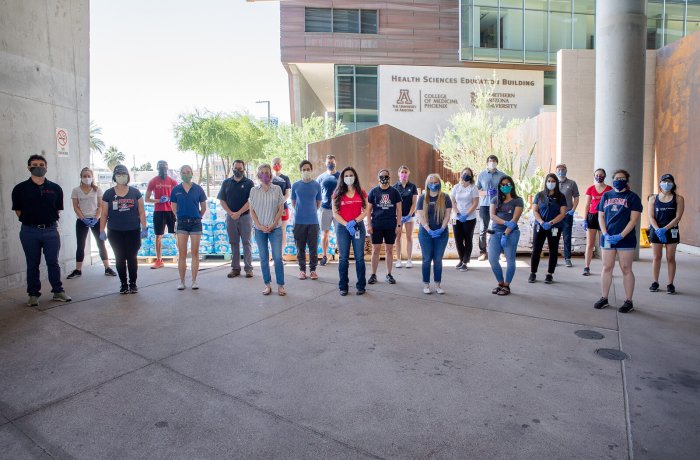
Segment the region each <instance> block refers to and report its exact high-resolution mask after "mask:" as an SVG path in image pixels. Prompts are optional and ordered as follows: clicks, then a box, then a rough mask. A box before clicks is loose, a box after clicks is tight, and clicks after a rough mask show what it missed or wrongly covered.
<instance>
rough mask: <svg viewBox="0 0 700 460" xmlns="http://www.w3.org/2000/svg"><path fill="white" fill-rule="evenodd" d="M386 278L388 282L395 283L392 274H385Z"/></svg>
mask: <svg viewBox="0 0 700 460" xmlns="http://www.w3.org/2000/svg"><path fill="white" fill-rule="evenodd" d="M386 280H387V281H388V282H389V284H396V280H395V279H394V277H393V276H391V273H389V274H388V275H386Z"/></svg>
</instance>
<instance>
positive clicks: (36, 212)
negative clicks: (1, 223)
mask: <svg viewBox="0 0 700 460" xmlns="http://www.w3.org/2000/svg"><path fill="white" fill-rule="evenodd" d="M12 210H13V211H22V213H21V215H20V216H19V220H20V222H22V223H23V224H27V225H50V224H53V223H54V222H56V221H57V220H58V211H62V210H63V189H61V187H60V186H59V185H58V184H56V183H54V182H51V181H50V180H48V179H46V180H45V181H44V183H43V184H41V185H36V184H35V183H34V182H33V181H32V180H31V179H27V180H26V181H24V182H20V183H19V184H17V185H15V188H13V189H12Z"/></svg>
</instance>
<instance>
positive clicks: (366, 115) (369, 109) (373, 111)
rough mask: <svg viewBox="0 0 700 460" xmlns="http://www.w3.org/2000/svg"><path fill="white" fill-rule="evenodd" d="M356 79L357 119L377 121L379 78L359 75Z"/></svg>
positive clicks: (359, 120)
mask: <svg viewBox="0 0 700 460" xmlns="http://www.w3.org/2000/svg"><path fill="white" fill-rule="evenodd" d="M355 81H356V83H355V104H356V106H355V107H356V111H355V121H358V122H368V121H371V122H377V121H378V117H377V113H378V112H377V79H376V78H375V77H357V78H356V80H355Z"/></svg>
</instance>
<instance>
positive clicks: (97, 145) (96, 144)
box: [90, 120, 105, 165]
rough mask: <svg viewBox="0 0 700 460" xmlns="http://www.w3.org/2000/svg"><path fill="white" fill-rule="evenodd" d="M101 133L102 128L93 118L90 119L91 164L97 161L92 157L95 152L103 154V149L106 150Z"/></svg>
mask: <svg viewBox="0 0 700 460" xmlns="http://www.w3.org/2000/svg"><path fill="white" fill-rule="evenodd" d="M101 135H102V128H100V127H99V126H97V123H95V121H94V120H91V121H90V165H93V164H94V163H95V162H94V161H93V159H92V156H93V155H94V154H95V152H98V153H100V154H102V150H104V148H105V143H104V141H103V140H102V139H101V138H100V136H101Z"/></svg>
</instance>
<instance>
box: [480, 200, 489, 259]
mask: <svg viewBox="0 0 700 460" xmlns="http://www.w3.org/2000/svg"><path fill="white" fill-rule="evenodd" d="M479 218H480V219H481V220H480V221H479V254H486V230H488V228H489V222H491V208H490V207H489V206H479Z"/></svg>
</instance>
